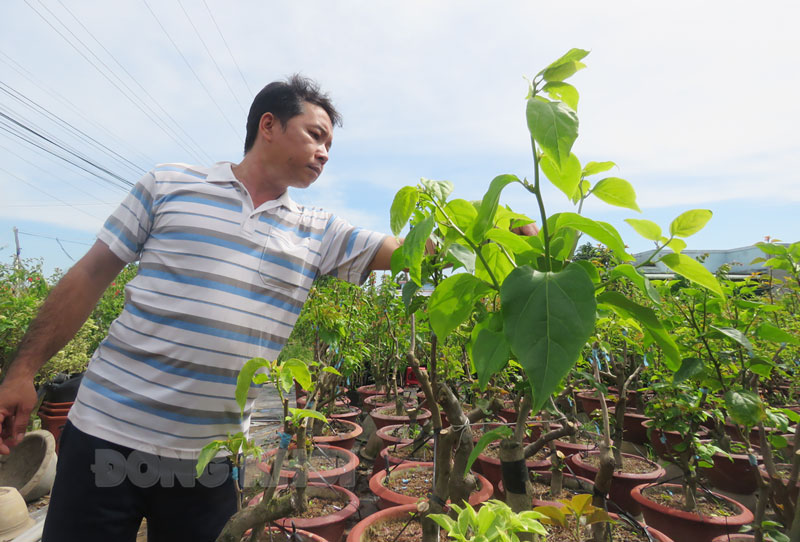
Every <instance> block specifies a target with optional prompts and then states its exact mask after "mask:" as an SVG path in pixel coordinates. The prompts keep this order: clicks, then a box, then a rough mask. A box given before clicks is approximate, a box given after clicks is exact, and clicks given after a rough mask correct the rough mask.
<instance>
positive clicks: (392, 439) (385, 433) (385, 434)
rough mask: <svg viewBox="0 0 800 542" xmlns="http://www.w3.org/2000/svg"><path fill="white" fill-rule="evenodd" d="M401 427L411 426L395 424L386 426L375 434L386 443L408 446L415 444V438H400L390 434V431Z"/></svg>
mask: <svg viewBox="0 0 800 542" xmlns="http://www.w3.org/2000/svg"><path fill="white" fill-rule="evenodd" d="M399 427H409V425H408V424H406V423H395V424H392V425H386V426H384V427H381V428H380V429H378V430H377V431H375V433H376V434H377V435H378V436H379V437H380V438H381V439H383V440H384V441H386V442H391V443H393V444H407V443H409V442H413V441H414V439H413V438H400V437H394V436H392V435H390V434H389V431H391V430H393V429H397V428H399Z"/></svg>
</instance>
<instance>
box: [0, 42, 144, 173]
mask: <svg viewBox="0 0 800 542" xmlns="http://www.w3.org/2000/svg"><path fill="white" fill-rule="evenodd" d="M0 57H2V58H0V61H2V62H4V63H5V64H6V65H8V66H9V67H10V68H11V69H13V70H14V71H16V72H17V73H18V74H20V75H21V76H22V77H24V78H25V79H27V80H28V81H29V82H30V83H31V84H33V85H34V86H35V87H36V88H38V89H39V90H41V91H42V92H44V93H46V94H49V95H50V96H51V97H53V98H55V99H56V100H58V101H60V102H61V103H62V104H63V105H65V106H67V107H68V108H69V109H71V110H72V112H73V113H75V114H76V115H78V116H79V117H80V118H82V119H83V120H84V121H86V122H87V123H89V124H91V125H92V126H94V127H95V128H97V129H98V130H100V131H101V132H103V133H105V134H106V135H107V136H109V137H110V138H111V139H114V140H116V142H117V143H119V144H120V145H121V146H123V147H128V150H129V151H131V154H136V155H138V156H137V159H139V160H141V161H142V162H144V163H146V164H154V163H155V162H156V161H155V160H153V159H152V158H150V157H148V156H147V155H145V154H144V153H142V152H141V151H139V150H137V149H134V148H133V147H131V146H130V144H128V143H127V142H125V141H124V140H123V139H122V138H120V137H119V136H117V135H115V134H114V133H112V132H111V131H109V130H108V129H107V128H106V127H105V126H103V125H102V124H99V123H97V122H95V121H94V120H92V119H90V118H89V117H87V116H86V115H85V114H84V113H83V111H81V110H80V108H78V106H76V105H75V104H74V103H72V102H71V101H70V100H69V99H67V98H66V97H64V96H63V95H61V94H60V93H59V92H58V91H55V90H53V89H50V88H48V87H47V85H45V84H44V83H42V82H41V81H39V80H37V79H36V77H35V76H34V75H33V74H32V73H31V72H29V71H28V70H26V69H25V67H23V66H21V65H20V64H19V63H18V62H16V61H15V60H14V59H13V58H11V57H9V56H8V55H7V54H5V53H4V52H2V51H0Z"/></svg>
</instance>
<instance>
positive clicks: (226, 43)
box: [203, 0, 254, 96]
mask: <svg viewBox="0 0 800 542" xmlns="http://www.w3.org/2000/svg"><path fill="white" fill-rule="evenodd" d="M203 5H204V6H206V11H208V15H209V16H210V17H211V21H212V22H213V23H214V27H215V28H216V29H217V33H218V34H219V37H220V38H222V43H224V44H225V48H226V49H227V50H228V54H229V55H231V60H233V63H234V64H235V65H236V69H237V70H239V75H240V76H241V78H242V82H243V83H244V86H245V88H246V89H247V92H249V93H250V95H251V96H253V95H254V93H253V91H252V90H251V89H250V85H249V84H247V79H245V78H244V73H242V68H240V67H239V63H238V62H236V57H234V56H233V51H231V48H230V47H229V46H228V41H227V40H226V39H225V36H224V35H223V34H222V30H220V28H219V25H218V24H217V20H216V19H215V18H214V14H213V13H211V8H209V7H208V3H207V2H206V0H203Z"/></svg>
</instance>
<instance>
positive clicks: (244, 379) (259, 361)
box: [234, 358, 270, 413]
mask: <svg viewBox="0 0 800 542" xmlns="http://www.w3.org/2000/svg"><path fill="white" fill-rule="evenodd" d="M269 366H270V363H269V362H268V361H267V360H265V359H264V358H253V359H250V360H248V361H247V362H246V363H245V364H244V365H243V366H242V369H241V370H240V371H239V376H238V377H236V391H235V392H234V397H236V404H237V405H239V411H241V412H242V413H244V405H245V403H247V394H248V393H249V392H250V385H251V384H252V383H253V376H254V375H255V374H256V371H258V370H259V369H260V368H262V367H269Z"/></svg>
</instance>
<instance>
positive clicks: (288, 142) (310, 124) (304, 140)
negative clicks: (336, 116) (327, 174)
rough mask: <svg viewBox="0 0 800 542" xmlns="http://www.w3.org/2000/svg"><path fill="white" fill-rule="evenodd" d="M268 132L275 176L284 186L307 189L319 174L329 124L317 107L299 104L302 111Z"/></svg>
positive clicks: (328, 145)
mask: <svg viewBox="0 0 800 542" xmlns="http://www.w3.org/2000/svg"><path fill="white" fill-rule="evenodd" d="M275 123H276V126H275V129H274V130H273V132H272V138H273V139H272V142H273V147H272V148H273V151H274V152H275V154H274V155H273V157H274V159H275V162H274V163H275V166H276V168H277V172H278V175H279V179H280V181H281V182H282V183H284V184H285V185H286V186H293V187H295V188H307V187H308V186H310V185H311V183H313V182H314V181H316V180H317V177H319V176H320V174H322V169H323V168H324V167H325V163H326V162H327V161H328V151H329V150H330V148H331V144H332V142H333V126H332V125H331V119H330V117H328V114H327V113H326V112H325V110H324V109H322V108H321V107H320V106H318V105H315V104H312V103H308V102H306V103H304V104H303V112H302V113H301V114H299V115H296V116H294V117H292V118H291V119H289V121H288V122H287V123H286V125H285V126H282V125H281V124H280V122H279V121H277V119H276V120H275Z"/></svg>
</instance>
